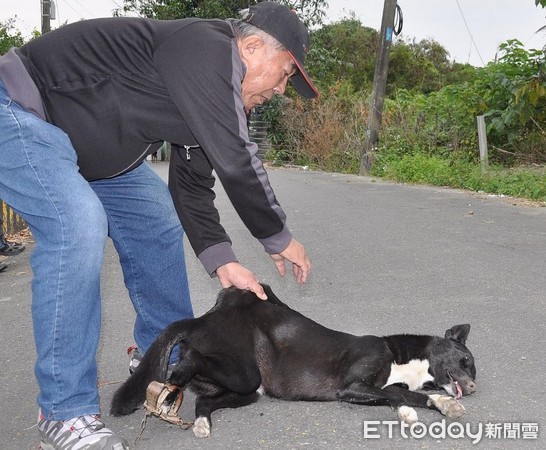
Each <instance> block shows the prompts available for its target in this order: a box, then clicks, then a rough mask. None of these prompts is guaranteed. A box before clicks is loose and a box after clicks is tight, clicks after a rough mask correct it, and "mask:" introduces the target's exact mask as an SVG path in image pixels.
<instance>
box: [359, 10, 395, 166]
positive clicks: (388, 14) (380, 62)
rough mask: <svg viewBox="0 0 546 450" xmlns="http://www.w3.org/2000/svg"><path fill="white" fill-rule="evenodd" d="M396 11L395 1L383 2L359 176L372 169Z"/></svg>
mask: <svg viewBox="0 0 546 450" xmlns="http://www.w3.org/2000/svg"><path fill="white" fill-rule="evenodd" d="M395 11H396V0H385V5H384V6H383V19H382V20H381V34H380V39H381V42H380V44H379V54H378V55H377V60H376V62H375V71H374V74H373V87H372V99H371V102H370V113H369V117H368V127H367V130H366V139H365V142H364V148H363V149H362V153H361V155H360V174H361V175H364V174H365V173H367V172H368V171H369V170H370V168H371V167H372V163H373V158H374V152H375V150H376V147H377V141H378V135H379V127H380V126H381V118H382V115H383V102H384V99H385V90H386V87H387V73H388V70H389V50H390V47H391V43H392V36H393V32H394V14H395Z"/></svg>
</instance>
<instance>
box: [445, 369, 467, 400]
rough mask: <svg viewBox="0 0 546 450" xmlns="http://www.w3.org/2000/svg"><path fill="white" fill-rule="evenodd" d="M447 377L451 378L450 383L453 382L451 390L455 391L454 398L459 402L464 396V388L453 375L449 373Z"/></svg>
mask: <svg viewBox="0 0 546 450" xmlns="http://www.w3.org/2000/svg"><path fill="white" fill-rule="evenodd" d="M447 376H448V377H449V381H451V390H452V391H453V396H454V397H455V398H456V399H457V400H459V399H460V398H461V397H462V396H463V388H462V387H461V385H460V384H459V382H458V381H457V380H456V379H455V378H453V375H451V373H450V372H449V370H448V371H447Z"/></svg>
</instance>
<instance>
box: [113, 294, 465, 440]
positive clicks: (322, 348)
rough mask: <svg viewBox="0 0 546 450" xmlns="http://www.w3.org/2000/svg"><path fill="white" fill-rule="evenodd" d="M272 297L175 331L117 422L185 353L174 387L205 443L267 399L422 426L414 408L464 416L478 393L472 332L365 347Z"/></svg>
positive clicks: (120, 395) (220, 310) (227, 300)
mask: <svg viewBox="0 0 546 450" xmlns="http://www.w3.org/2000/svg"><path fill="white" fill-rule="evenodd" d="M264 289H265V291H266V293H267V296H268V298H269V300H268V301H263V300H259V299H258V298H257V297H256V296H255V295H254V294H253V293H252V292H249V291H243V290H239V289H235V288H230V289H225V290H223V291H222V292H221V293H220V295H219V296H218V299H217V301H216V305H215V306H214V307H213V308H212V309H211V310H210V311H208V312H207V313H206V314H204V315H203V316H201V317H199V318H197V319H191V320H181V321H179V322H175V323H173V324H172V325H170V326H169V327H167V328H166V329H165V331H164V332H163V333H162V334H161V336H159V337H158V338H157V339H156V341H155V342H154V343H153V344H152V346H151V347H150V349H149V350H148V351H147V352H146V354H145V355H144V358H143V360H142V362H141V363H140V365H139V366H138V367H137V369H136V371H135V372H134V373H133V375H132V376H131V377H130V378H129V379H128V380H127V381H126V382H125V383H124V384H123V385H122V386H121V387H120V388H119V389H118V391H117V392H116V394H115V396H114V399H113V401H112V407H111V413H112V414H113V415H115V416H120V415H126V414H130V413H132V412H133V411H135V410H136V409H137V408H138V407H140V406H141V405H142V403H143V402H144V399H145V392H146V387H147V386H148V384H149V383H150V382H151V381H153V380H158V381H164V380H165V379H166V375H167V367H168V363H169V355H170V353H171V350H172V348H173V347H174V346H175V345H176V344H180V362H179V363H178V364H177V365H176V367H175V368H174V370H173V372H172V375H171V376H170V378H169V380H168V382H169V383H170V384H173V385H176V386H180V387H181V388H185V387H189V388H191V389H192V390H193V391H194V392H195V393H196V394H197V399H196V406H195V410H196V411H195V414H196V417H197V419H196V421H195V424H194V428H193V431H194V434H195V435H196V436H198V437H207V436H209V435H210V424H211V417H210V416H211V413H212V412H213V411H215V410H217V409H220V408H235V407H239V406H244V405H248V404H251V403H253V402H255V401H257V399H258V392H257V391H262V392H263V393H265V394H266V395H269V396H272V397H276V398H280V399H284V400H318V401H335V400H340V401H344V402H350V403H357V404H361V405H390V406H392V407H396V408H399V410H398V411H399V415H400V418H401V420H404V421H406V422H408V423H411V422H415V421H416V420H417V415H416V413H415V410H414V409H413V408H411V407H420V408H431V409H436V410H438V411H440V412H441V413H442V414H444V415H447V416H449V417H459V416H461V415H462V414H464V411H465V410H464V407H463V406H462V405H461V404H460V403H459V402H458V399H459V398H460V397H462V396H463V395H467V394H471V393H473V392H474V391H475V390H476V384H475V382H474V379H475V376H476V368H475V366H474V360H473V357H472V354H471V353H470V351H469V350H468V349H467V348H466V347H465V341H466V338H467V336H468V332H469V330H470V325H457V326H454V327H453V328H451V329H449V330H447V331H446V334H445V338H440V337H435V336H419V335H394V336H386V337H377V336H360V337H358V336H353V335H350V334H346V333H341V332H338V331H333V330H330V329H328V328H325V327H323V326H321V325H319V324H318V323H316V322H314V321H312V320H311V319H309V318H307V317H305V316H303V315H301V314H300V313H298V312H296V311H294V310H292V309H290V308H289V307H288V306H286V305H285V304H284V303H282V302H281V301H280V300H279V299H277V298H276V297H275V295H274V294H273V292H272V291H271V289H270V288H269V287H268V286H264ZM423 388H424V389H427V388H430V389H441V388H443V389H445V390H446V391H447V392H448V393H449V394H451V395H453V396H454V397H455V398H453V397H451V396H446V395H438V394H436V395H425V394H422V393H418V392H413V391H414V390H417V389H423ZM408 389H409V390H408ZM408 407H409V408H408Z"/></svg>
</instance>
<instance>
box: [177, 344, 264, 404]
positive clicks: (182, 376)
mask: <svg viewBox="0 0 546 450" xmlns="http://www.w3.org/2000/svg"><path fill="white" fill-rule="evenodd" d="M233 354H236V352H235V351H233V352H229V351H227V353H226V354H223V355H220V354H214V355H204V354H202V353H200V352H199V351H197V350H195V349H188V350H187V351H186V352H185V353H184V356H183V357H181V359H180V362H179V363H178V364H177V365H176V366H175V368H174V370H173V373H172V374H171V377H170V379H169V382H170V383H172V384H175V385H177V386H180V387H184V386H185V385H186V384H187V383H188V382H189V381H190V380H191V379H192V378H193V377H194V376H196V375H199V376H200V377H203V378H206V379H207V380H208V381H209V382H210V383H212V384H215V385H217V386H218V387H220V388H222V389H223V390H227V391H232V392H237V393H239V394H241V395H244V394H250V393H252V392H255V391H256V390H257V389H258V387H259V386H260V383H261V375H260V370H259V369H258V367H257V365H256V364H255V362H254V361H253V360H252V361H249V360H245V359H244V358H240V359H237V358H235V357H234V356H233Z"/></svg>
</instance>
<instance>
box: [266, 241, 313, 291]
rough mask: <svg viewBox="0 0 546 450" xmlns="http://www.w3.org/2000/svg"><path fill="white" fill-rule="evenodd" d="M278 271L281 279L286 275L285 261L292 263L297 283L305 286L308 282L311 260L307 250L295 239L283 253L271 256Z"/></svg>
mask: <svg viewBox="0 0 546 450" xmlns="http://www.w3.org/2000/svg"><path fill="white" fill-rule="evenodd" d="M270 256H271V258H272V259H273V261H274V262H275V265H276V266H277V271H278V272H279V274H280V276H281V277H284V275H285V274H286V266H285V260H286V261H290V262H291V263H292V272H293V274H294V276H295V277H296V281H297V282H298V283H299V284H303V283H305V282H306V281H307V277H308V276H309V272H310V271H311V260H310V259H309V257H308V256H307V253H306V252H305V248H304V247H303V245H301V244H300V243H299V242H298V241H296V240H295V239H292V240H291V241H290V244H288V247H286V248H285V249H284V250H283V251H282V252H281V253H277V254H274V255H270Z"/></svg>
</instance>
